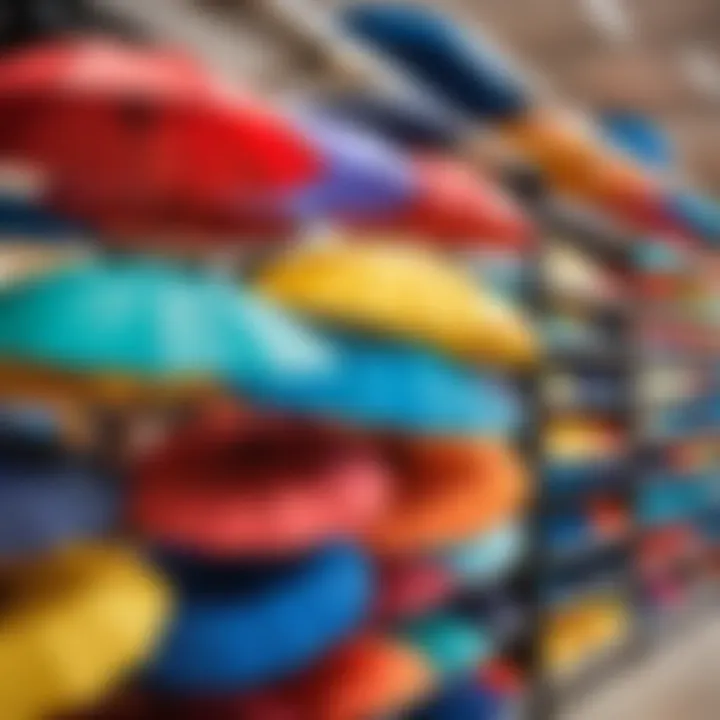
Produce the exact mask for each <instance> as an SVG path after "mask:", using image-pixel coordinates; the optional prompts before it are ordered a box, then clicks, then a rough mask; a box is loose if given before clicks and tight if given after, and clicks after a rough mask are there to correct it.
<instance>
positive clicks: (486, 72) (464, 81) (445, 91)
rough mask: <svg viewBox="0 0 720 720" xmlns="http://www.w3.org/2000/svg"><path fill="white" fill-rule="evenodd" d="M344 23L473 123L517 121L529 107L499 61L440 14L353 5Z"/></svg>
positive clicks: (479, 39) (521, 88)
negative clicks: (515, 118) (510, 119)
mask: <svg viewBox="0 0 720 720" xmlns="http://www.w3.org/2000/svg"><path fill="white" fill-rule="evenodd" d="M344 21H345V26H346V28H347V29H348V32H349V33H350V34H352V35H354V36H355V37H356V38H357V39H358V40H360V41H364V42H365V43H367V44H368V45H370V46H372V47H373V48H374V49H375V50H376V51H379V52H381V53H383V54H385V55H386V56H388V57H389V58H391V59H392V60H393V61H395V62H397V63H398V64H400V65H402V66H403V67H404V68H405V69H406V70H407V71H409V72H410V73H411V74H412V76H413V77H414V78H415V79H417V80H418V81H419V82H421V83H422V84H424V85H425V86H426V87H428V88H429V89H430V90H432V91H433V92H434V93H435V94H436V95H437V96H438V97H440V98H442V99H443V100H445V101H446V102H448V103H449V104H450V105H452V106H453V107H455V108H457V109H458V110H460V111H463V112H465V113H467V114H468V115H469V116H471V117H473V118H475V119H490V120H498V119H508V118H513V117H517V116H518V115H520V114H522V113H523V112H524V111H525V110H526V109H527V108H528V107H529V105H530V102H531V99H530V98H529V93H528V90H527V88H526V87H525V85H524V83H523V82H522V80H521V79H520V78H519V77H518V74H517V73H516V72H515V71H514V70H512V69H511V68H509V67H508V65H507V63H506V62H505V61H504V59H503V58H501V57H499V56H498V55H497V54H496V53H495V52H494V51H493V50H490V49H489V48H487V47H484V46H483V40H482V37H478V36H467V35H465V34H464V33H463V32H462V30H461V29H460V28H458V27H456V26H455V25H453V23H452V22H450V21H449V20H448V19H447V18H446V17H445V16H444V15H443V14H442V13H440V12H436V11H433V10H430V9H428V8H425V7H422V6H420V5H410V4H399V3H390V4H388V3H382V4H379V3H374V4H357V5H353V6H352V7H351V8H350V9H348V10H347V11H346V12H345V14H344Z"/></svg>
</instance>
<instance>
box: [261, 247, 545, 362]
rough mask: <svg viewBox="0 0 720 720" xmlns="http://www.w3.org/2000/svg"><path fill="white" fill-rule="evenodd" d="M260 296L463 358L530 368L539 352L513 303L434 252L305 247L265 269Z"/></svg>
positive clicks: (308, 312)
mask: <svg viewBox="0 0 720 720" xmlns="http://www.w3.org/2000/svg"><path fill="white" fill-rule="evenodd" d="M258 285H259V289H260V290H261V292H263V293H265V294H266V295H268V296H270V297H271V298H272V299H274V300H275V301H277V302H279V303H280V304H282V305H285V306H286V307H288V308H291V309H293V310H295V311H298V312H301V313H303V314H306V315H308V316H311V317H313V318H316V319H319V320H322V321H327V322H330V323H333V324H336V325H339V326H344V327H347V328H349V329H355V330H361V331H366V332H371V333H378V334H382V335H386V336H390V337H393V338H396V339H400V340H409V341H415V342H419V343H423V344H426V345H430V346H432V347H434V348H436V349H439V350H441V351H444V352H446V353H449V354H451V355H453V356H455V357H459V358H461V359H463V360H469V361H472V362H478V363H491V364H499V365H511V366H518V365H526V364H528V363H530V362H532V361H533V360H535V359H536V357H537V354H538V348H537V344H536V339H535V336H534V333H533V331H532V329H531V327H530V324H529V323H528V322H526V320H525V319H524V318H523V317H522V315H521V314H520V313H519V312H517V311H516V310H515V309H513V308H512V307H511V306H509V305H508V304H506V303H505V302H503V301H502V300H500V299H499V298H497V297H495V296H493V295H491V294H490V293H488V292H486V291H484V290H482V289H481V288H479V287H478V286H477V283H476V282H475V281H474V280H473V279H471V278H470V277H469V276H466V275H465V274H463V272H462V271H461V270H459V269H457V268H455V267H454V266H453V265H451V264H449V263H447V262H445V261H443V260H441V259H440V258H438V257H437V256H435V255H433V254H432V253H430V252H428V251H424V250H420V249H417V248H412V247H407V246H392V245H385V244H382V245H381V244H379V243H362V244H361V243H358V244H349V243H342V242H337V243H333V244H328V245H319V246H306V247H302V248H299V249H297V250H294V251H291V252H289V253H288V254H286V255H284V256H282V257H281V258H279V259H278V260H277V261H276V262H275V263H274V264H272V265H271V266H269V267H268V268H266V270H265V271H264V273H263V274H262V275H261V277H260V278H259V281H258Z"/></svg>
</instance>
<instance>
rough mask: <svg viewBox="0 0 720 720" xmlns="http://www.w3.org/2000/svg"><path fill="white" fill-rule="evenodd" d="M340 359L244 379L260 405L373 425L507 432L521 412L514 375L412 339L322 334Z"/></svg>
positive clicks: (247, 390) (514, 427) (453, 431)
mask: <svg viewBox="0 0 720 720" xmlns="http://www.w3.org/2000/svg"><path fill="white" fill-rule="evenodd" d="M324 339H325V340H326V341H328V342H329V343H330V346H331V347H332V349H333V351H334V356H335V358H336V362H335V363H334V364H333V365H332V366H331V367H329V369H328V371H327V372H318V373H314V374H308V375H307V376H305V377H301V376H297V377H290V376H286V377H278V378H277V379H276V381H273V382H258V383H250V384H247V385H246V387H245V388H244V389H243V390H242V393H243V395H244V397H246V398H247V399H248V400H249V401H250V402H252V403H255V404H256V405H258V406H261V407H270V408H275V409H280V410H284V411H289V412H295V413H303V414H310V415H316V416H320V417H325V418H332V419H336V420H339V421H344V422H348V423H351V424H353V425H359V426H362V427H368V428H373V429H387V430H397V431H401V432H408V433H417V434H442V435H491V436H507V435H509V434H512V433H514V432H516V431H517V430H518V429H519V427H520V424H521V421H522V418H523V413H522V408H521V404H520V400H519V398H518V396H517V395H516V394H515V393H514V391H513V389H512V387H511V385H510V383H505V382H503V380H502V379H501V378H499V377H498V376H496V375H493V374H490V373H480V372H477V371H473V370H471V369H468V368H465V367H463V366H460V365H457V364H454V363H452V362H450V361H448V360H445V359H444V358H442V357H440V356H439V355H435V354H433V353H431V352H428V351H426V350H424V349H421V348H418V347H414V346H411V345H403V344H399V343H392V342H387V341H382V340H375V339H365V338H359V337H353V336H348V335H341V334H332V335H326V336H325V338H324Z"/></svg>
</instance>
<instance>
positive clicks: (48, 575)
mask: <svg viewBox="0 0 720 720" xmlns="http://www.w3.org/2000/svg"><path fill="white" fill-rule="evenodd" d="M4 580H6V581H7V585H8V588H9V590H10V592H9V595H10V598H11V599H10V602H9V604H8V606H7V607H5V608H4V612H3V615H2V622H0V678H2V681H1V682H0V707H1V708H2V715H3V717H6V718H8V719H10V718H12V720H40V719H41V718H46V717H49V716H54V715H55V714H59V713H64V712H67V711H72V710H74V709H75V708H81V707H84V706H86V705H90V704H92V703H94V702H96V701H98V700H99V699H101V697H102V696H103V695H104V694H105V693H106V692H107V691H108V690H112V688H113V686H114V685H116V684H117V683H118V682H119V681H121V680H122V679H124V677H125V676H126V675H127V673H129V672H130V671H132V670H133V669H134V668H135V667H136V666H137V665H138V664H139V663H140V662H142V661H143V660H144V658H145V657H146V656H147V654H148V653H149V652H151V651H152V647H153V642H154V640H155V639H156V638H157V637H158V635H159V632H160V631H161V630H162V627H163V625H164V620H165V618H166V617H167V614H168V610H169V595H168V592H167V591H166V590H165V588H164V585H163V583H162V581H161V579H160V578H159V577H157V576H156V575H155V573H154V572H153V571H152V570H150V569H149V568H147V567H145V566H144V565H143V564H142V563H141V562H140V561H139V560H138V559H136V558H135V557H134V556H133V554H132V553H130V552H129V551H125V550H122V549H119V548H104V547H99V546H89V547H82V548H76V549H73V550H69V551H66V552H64V553H62V554H59V555H57V556H54V557H52V558H50V559H45V560H43V561H40V562H39V563H37V564H33V565H29V566H24V567H22V568H20V569H18V570H13V571H9V572H8V573H7V577H5V578H4Z"/></svg>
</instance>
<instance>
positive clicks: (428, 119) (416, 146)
mask: <svg viewBox="0 0 720 720" xmlns="http://www.w3.org/2000/svg"><path fill="white" fill-rule="evenodd" d="M322 107H323V112H325V113H326V114H327V115H329V116H331V117H336V118H340V119H342V120H344V121H346V122H349V123H351V124H354V125H357V126H358V127H362V128H365V129H367V130H369V131H371V132H374V133H376V134H377V135H379V136H380V137H382V138H384V139H385V140H387V141H388V142H391V143H393V144H394V145H397V146H398V147H403V148H407V149H409V150H415V151H417V150H428V151H438V152H440V151H451V150H452V148H453V147H454V146H455V145H456V144H457V142H458V141H459V139H460V135H461V128H459V127H458V124H457V123H456V122H455V121H454V120H453V119H452V118H450V117H448V114H447V113H445V112H443V111H442V110H440V109H439V108H437V107H436V106H435V105H434V104H431V103H424V102H420V101H418V100H415V99H409V98H403V99H396V98H394V97H387V96H383V95H373V94H370V93H367V92H366V93H357V92H356V93H352V94H350V93H348V94H345V95H341V96H338V97H335V98H332V99H330V100H328V101H327V102H325V103H323V105H322Z"/></svg>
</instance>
